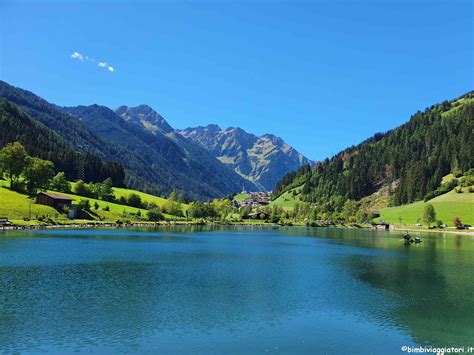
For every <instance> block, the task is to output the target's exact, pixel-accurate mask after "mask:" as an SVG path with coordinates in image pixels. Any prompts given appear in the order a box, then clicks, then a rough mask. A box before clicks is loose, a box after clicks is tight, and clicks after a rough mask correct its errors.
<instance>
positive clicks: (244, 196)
mask: <svg viewBox="0 0 474 355" xmlns="http://www.w3.org/2000/svg"><path fill="white" fill-rule="evenodd" d="M250 197H252V196H251V195H250V194H237V195H235V196H234V200H236V201H243V200H246V199H248V198H250Z"/></svg>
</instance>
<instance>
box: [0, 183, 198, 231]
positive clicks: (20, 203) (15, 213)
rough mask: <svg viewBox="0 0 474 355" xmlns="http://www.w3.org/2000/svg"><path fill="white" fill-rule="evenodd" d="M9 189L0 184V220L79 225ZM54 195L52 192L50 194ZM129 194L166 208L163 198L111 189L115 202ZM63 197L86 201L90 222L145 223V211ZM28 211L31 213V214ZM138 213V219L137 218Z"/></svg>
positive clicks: (77, 201) (75, 201)
mask: <svg viewBox="0 0 474 355" xmlns="http://www.w3.org/2000/svg"><path fill="white" fill-rule="evenodd" d="M7 186H9V183H8V182H7V181H5V180H0V217H7V218H8V219H9V220H10V221H12V222H13V223H15V224H38V223H40V222H39V221H38V220H36V218H37V217H48V218H52V219H53V220H55V221H56V222H58V223H72V222H74V223H76V222H81V221H78V220H74V221H71V220H69V219H67V217H66V215H64V214H61V213H59V212H58V211H57V210H56V209H54V208H52V207H49V206H43V205H38V204H35V199H34V198H29V197H28V196H27V195H25V194H20V193H18V192H15V191H11V190H10V189H8V188H6V187H7ZM50 192H54V193H57V192H55V191H50ZM131 193H134V194H137V195H139V196H140V198H141V199H142V201H146V202H154V203H156V205H157V206H160V207H162V206H163V205H165V204H166V202H167V200H166V199H164V198H162V197H157V196H153V195H149V194H146V193H143V192H139V191H135V190H129V189H123V188H114V194H115V197H116V198H119V197H120V196H128V195H130V194H131ZM61 194H62V195H66V196H69V197H71V198H73V199H74V201H73V204H77V203H79V201H81V200H89V203H90V206H91V213H90V220H84V221H83V222H86V221H91V220H92V221H96V222H97V221H99V222H100V221H103V222H105V221H107V222H115V221H117V220H127V221H128V220H129V221H132V222H138V221H144V220H145V219H146V214H147V210H145V209H140V208H135V207H130V206H125V205H120V204H117V203H111V202H106V201H102V200H98V199H94V198H89V197H83V196H78V195H74V194H67V193H61ZM96 203H97V205H98V207H99V208H98V209H95V207H94V206H95V204H96ZM106 207H107V208H108V209H109V211H105V210H104V208H106ZM188 207H189V205H186V204H183V211H184V210H186V209H187V208H188ZM30 208H31V212H30ZM138 211H140V214H141V217H140V216H138V215H137V213H138ZM164 216H165V218H168V219H175V217H174V216H171V215H168V214H164ZM28 217H29V218H30V219H31V220H30V221H25V220H24V219H25V218H28Z"/></svg>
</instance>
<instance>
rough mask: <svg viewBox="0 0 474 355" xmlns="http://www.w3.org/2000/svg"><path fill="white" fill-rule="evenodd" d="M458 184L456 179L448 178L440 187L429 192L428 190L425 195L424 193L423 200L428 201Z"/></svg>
mask: <svg viewBox="0 0 474 355" xmlns="http://www.w3.org/2000/svg"><path fill="white" fill-rule="evenodd" d="M457 185H458V181H457V180H454V179H453V180H450V181H448V182H446V183H444V184H443V185H441V186H440V187H438V188H437V189H436V190H434V191H431V192H428V193H427V194H426V195H425V198H424V201H425V202H426V201H429V200H431V199H433V198H435V197H437V196H440V195H442V194H445V193H447V192H449V191H451V190H452V189H454V188H455V187H456V186H457Z"/></svg>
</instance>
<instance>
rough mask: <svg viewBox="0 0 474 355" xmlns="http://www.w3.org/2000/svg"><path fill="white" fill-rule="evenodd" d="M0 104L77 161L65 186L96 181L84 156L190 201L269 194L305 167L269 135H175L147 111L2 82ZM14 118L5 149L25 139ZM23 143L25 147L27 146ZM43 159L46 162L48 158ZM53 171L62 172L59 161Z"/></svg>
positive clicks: (134, 184) (130, 181)
mask: <svg viewBox="0 0 474 355" xmlns="http://www.w3.org/2000/svg"><path fill="white" fill-rule="evenodd" d="M0 98H3V99H4V100H6V101H8V102H9V103H11V104H13V105H16V106H17V107H18V108H19V109H20V110H22V111H24V112H25V113H26V114H27V116H28V119H29V120H31V122H32V123H30V125H31V124H33V125H37V124H39V125H40V126H41V129H42V130H43V131H45V132H46V133H44V134H43V135H49V136H57V137H58V139H60V140H61V145H62V146H61V149H60V150H59V152H58V153H57V155H58V156H64V155H66V153H67V154H68V155H70V156H73V157H74V163H72V164H70V165H71V166H70V168H69V169H63V170H65V173H66V175H67V176H68V178H70V179H77V178H80V177H84V178H85V179H86V180H87V179H92V180H93V179H94V178H97V179H98V176H101V175H100V174H94V173H93V172H87V171H86V174H85V175H84V174H82V172H81V171H80V170H81V169H82V168H81V159H82V160H84V159H83V158H80V156H83V155H85V154H88V158H87V159H88V161H90V160H91V159H92V160H94V161H97V163H95V165H96V166H99V165H97V164H106V163H107V164H108V165H107V166H109V165H110V164H112V163H113V162H115V163H118V164H121V165H122V166H123V170H124V172H125V180H124V181H125V183H126V185H127V186H129V187H131V188H135V189H139V190H142V191H145V192H149V193H154V194H161V195H168V194H170V193H171V192H172V191H173V190H175V191H177V192H178V193H181V194H183V195H185V196H186V197H187V198H189V199H203V200H206V199H211V198H215V197H223V196H226V195H229V194H232V193H237V192H240V191H242V190H247V191H271V190H272V189H273V187H274V186H275V184H276V183H277V182H278V181H279V180H280V179H281V178H282V177H283V176H284V175H286V174H287V173H289V172H291V171H294V170H295V169H298V168H299V167H301V166H302V165H304V164H307V163H308V162H309V160H308V159H307V158H306V157H304V156H302V155H301V154H300V153H298V152H297V151H296V150H294V149H293V148H292V147H291V146H289V145H288V144H286V143H285V142H284V141H283V140H282V139H281V138H278V137H275V136H272V135H269V134H267V135H264V136H262V137H256V136H255V135H253V134H250V133H247V132H245V131H244V130H242V129H240V128H229V129H227V130H220V129H217V130H212V133H213V134H211V132H205V129H203V130H201V127H198V128H195V129H186V130H175V129H174V128H173V127H172V126H171V125H170V124H169V123H168V122H167V121H166V120H165V119H164V118H163V117H162V116H161V115H160V114H159V113H157V112H156V111H154V110H153V109H152V108H151V107H150V106H148V105H139V106H136V107H129V106H125V105H123V106H120V107H118V108H117V109H116V110H113V109H110V108H108V107H105V106H100V105H89V106H75V107H60V106H56V105H54V104H51V103H49V102H47V101H46V100H44V99H42V98H41V97H39V96H37V95H35V94H33V93H31V92H29V91H26V90H23V89H20V88H16V87H13V86H11V85H9V84H7V83H5V82H2V81H0ZM16 117H18V118H16ZM19 117H21V116H20V115H17V114H13V115H11V116H10V119H11V121H12V125H11V126H12V127H13V128H12V129H11V130H10V132H9V134H8V137H5V139H4V142H3V144H6V143H8V142H10V141H15V140H17V141H22V139H21V137H24V132H23V131H21V130H18V131H15V129H14V127H18V125H16V124H15V123H14V120H15V119H19ZM208 127H217V126H212V125H211V126H208ZM22 143H23V144H25V146H27V147H28V142H27V141H26V140H25V142H22ZM32 149H34V147H32ZM72 152H74V153H72ZM44 158H50V157H48V156H46V153H45V156H44ZM100 161H103V163H100ZM55 163H56V164H61V165H64V164H65V163H64V159H59V158H58V159H57V161H56V162H55ZM88 165H89V164H88ZM104 166H105V165H104ZM82 175H84V176H82Z"/></svg>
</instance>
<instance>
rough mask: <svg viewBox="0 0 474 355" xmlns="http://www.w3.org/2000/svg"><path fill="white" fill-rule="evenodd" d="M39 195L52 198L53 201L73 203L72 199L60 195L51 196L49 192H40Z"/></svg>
mask: <svg viewBox="0 0 474 355" xmlns="http://www.w3.org/2000/svg"><path fill="white" fill-rule="evenodd" d="M39 195H45V196H48V197H49V198H52V199H53V200H58V201H74V199H73V198H71V197H69V196H65V195H61V194H52V193H50V192H40V193H39Z"/></svg>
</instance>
